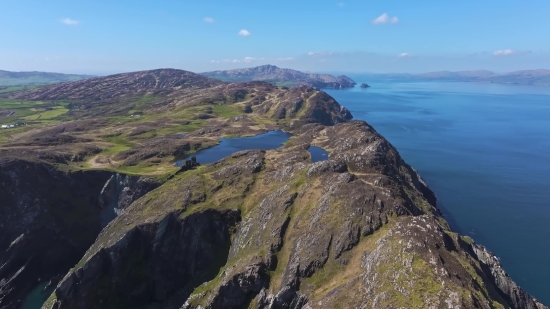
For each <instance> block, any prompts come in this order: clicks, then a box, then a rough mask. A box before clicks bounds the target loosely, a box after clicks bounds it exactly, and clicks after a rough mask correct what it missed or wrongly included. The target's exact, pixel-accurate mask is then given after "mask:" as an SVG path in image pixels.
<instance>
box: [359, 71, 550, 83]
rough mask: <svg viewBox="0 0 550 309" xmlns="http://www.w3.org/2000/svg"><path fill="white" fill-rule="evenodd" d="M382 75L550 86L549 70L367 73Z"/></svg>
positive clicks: (418, 78)
mask: <svg viewBox="0 0 550 309" xmlns="http://www.w3.org/2000/svg"><path fill="white" fill-rule="evenodd" d="M369 75H373V76H382V77H396V78H406V79H416V80H444V81H462V82H486V83H500V84H517V85H539V86H550V70H545V69H536V70H520V71H513V72H507V73H495V72H492V71H487V70H474V71H434V72H427V73H420V74H409V73H391V74H369Z"/></svg>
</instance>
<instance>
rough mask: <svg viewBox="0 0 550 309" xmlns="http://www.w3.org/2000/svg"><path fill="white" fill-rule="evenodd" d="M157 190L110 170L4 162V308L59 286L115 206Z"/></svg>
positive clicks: (0, 165) (0, 212) (0, 237)
mask: <svg viewBox="0 0 550 309" xmlns="http://www.w3.org/2000/svg"><path fill="white" fill-rule="evenodd" d="M113 180H118V181H119V182H120V183H119V186H120V192H118V194H119V195H117V196H115V195H114V194H110V193H109V187H110V186H112V184H113V183H114V181H113ZM159 185H160V184H158V183H156V182H153V181H151V180H149V179H147V178H142V177H131V176H125V175H119V174H117V175H113V174H112V173H111V172H106V171H87V172H72V173H65V172H61V171H58V170H57V169H55V168H54V167H53V166H51V165H49V164H45V163H40V162H33V161H25V160H19V159H13V158H3V159H1V160H0V201H1V202H0V265H1V266H0V307H1V308H15V307H17V306H18V304H20V302H21V301H22V299H24V297H25V295H26V294H27V293H28V292H29V291H30V290H31V289H33V288H34V287H35V286H36V285H38V284H40V283H43V282H49V285H54V286H55V285H56V284H57V282H58V281H59V280H60V279H61V278H62V277H63V275H64V274H65V273H66V272H67V271H68V270H69V269H70V268H71V267H72V266H74V264H75V263H76V262H78V260H79V259H80V258H81V257H82V255H83V254H84V253H85V252H86V250H87V249H88V248H89V247H90V246H91V245H92V244H93V242H94V240H95V238H96V237H97V235H99V232H100V231H101V229H102V227H103V226H104V224H103V221H104V213H105V212H106V211H107V210H108V209H106V207H109V203H110V202H111V201H114V200H115V198H116V201H117V205H116V207H120V208H124V207H126V206H128V205H129V204H130V203H131V202H133V201H134V200H136V199H137V198H139V197H141V196H143V195H145V194H146V193H147V192H148V191H150V190H152V189H153V188H156V187H158V186H159ZM106 188H107V189H106ZM113 193H114V192H113ZM111 211H112V209H111ZM114 215H115V214H114V213H113V216H112V217H110V218H109V220H111V219H113V217H114ZM106 223H108V222H106Z"/></svg>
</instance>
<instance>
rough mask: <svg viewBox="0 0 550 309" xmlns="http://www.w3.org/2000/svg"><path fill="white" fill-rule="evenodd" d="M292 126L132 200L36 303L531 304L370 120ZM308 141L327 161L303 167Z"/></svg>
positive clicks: (271, 305) (244, 305)
mask: <svg viewBox="0 0 550 309" xmlns="http://www.w3.org/2000/svg"><path fill="white" fill-rule="evenodd" d="M294 133H295V136H294V138H292V139H291V140H290V141H289V143H287V144H286V145H285V146H284V147H282V148H280V149H278V150H274V151H268V152H265V151H243V152H239V153H235V154H234V155H232V156H229V157H228V158H226V159H223V160H221V161H218V162H216V163H214V164H212V165H209V166H206V167H202V168H201V170H190V171H187V172H184V173H180V174H178V175H176V176H175V177H174V178H173V179H171V180H169V181H168V182H167V183H165V184H164V185H162V186H160V187H159V188H157V189H156V190H154V191H152V192H151V193H150V194H148V195H147V196H145V197H144V198H141V199H139V200H137V201H136V202H134V203H133V204H132V205H131V206H129V207H128V208H127V209H126V210H125V211H124V212H123V213H122V214H121V215H120V216H119V217H118V218H117V219H116V220H115V221H113V223H112V224H110V225H109V226H108V227H107V228H106V229H105V230H104V231H103V232H102V234H101V235H100V236H99V237H98V239H97V241H96V243H95V244H94V245H93V246H92V247H91V249H90V250H89V251H88V252H87V253H86V255H85V257H84V258H83V259H82V260H81V262H80V263H79V265H78V266H77V267H76V268H75V269H74V270H72V271H71V272H70V273H69V274H68V275H67V276H66V278H65V279H64V280H63V281H62V282H61V283H60V284H59V286H58V288H57V290H56V292H55V297H54V298H52V299H51V300H50V301H49V302H48V303H46V304H45V308H59V309H62V308H95V307H97V306H102V307H104V308H110V307H109V306H115V307H116V306H118V307H120V306H123V307H124V306H133V305H134V304H136V303H137V302H139V304H140V305H142V306H144V307H146V308H158V307H162V308H188V309H190V308H273V309H275V308H296V309H298V308H336V307H339V306H340V307H367V308H411V307H414V308H448V307H451V308H484V309H485V308H486V309H490V308H528V309H535V308H537V307H533V306H537V302H536V301H535V300H533V299H532V298H531V297H530V296H528V294H526V293H525V292H523V291H522V290H521V289H520V288H519V287H517V286H516V285H513V284H512V283H510V282H511V281H510V282H508V281H506V283H504V284H503V283H502V282H504V281H502V279H499V278H501V277H502V276H501V275H498V276H496V275H495V274H494V273H495V272H494V270H492V269H493V268H494V267H492V268H491V267H487V266H486V265H487V263H488V262H487V261H486V260H487V258H486V257H484V256H482V255H481V254H480V253H476V251H475V250H477V249H474V248H472V247H471V246H470V245H469V244H468V243H466V242H465V241H464V240H463V239H462V238H461V237H459V236H458V235H457V234H456V233H453V232H452V231H451V230H450V229H449V227H448V225H447V223H446V222H445V221H444V220H443V219H442V217H441V215H440V213H439V211H438V210H437V208H436V207H435V204H434V202H435V197H434V195H433V193H431V191H430V190H429V189H428V188H427V187H426V185H425V183H424V182H423V181H422V180H421V179H420V178H419V176H418V175H417V173H416V171H414V169H412V168H411V167H410V166H408V165H407V164H406V163H405V162H403V160H402V159H401V157H400V156H399V154H398V152H397V151H396V150H395V148H394V147H393V146H391V144H389V143H388V142H387V141H386V140H385V139H384V138H382V137H381V136H380V135H379V134H378V133H376V131H375V130H374V129H372V127H370V126H369V125H367V124H366V123H364V122H361V121H354V122H348V123H342V124H337V125H335V126H323V125H320V124H311V125H306V126H302V127H300V130H299V131H294ZM312 144H314V145H318V146H322V147H323V148H324V149H327V150H330V152H331V156H330V160H328V161H324V162H319V163H309V160H308V153H307V148H308V147H309V145H312ZM207 214H208V215H207ZM226 216H229V218H227V217H226ZM198 218H201V219H200V220H199V219H198ZM212 224H213V225H212ZM164 226H167V227H166V228H164ZM190 230H193V231H195V232H194V234H190V233H191V232H186V231H190ZM206 231H209V232H208V233H215V234H216V235H222V236H212V235H210V234H208V233H207V232H206ZM205 233H206V234H205ZM230 233H231V234H233V236H232V237H229V234H230ZM155 235H156V236H155ZM205 235H210V236H205ZM165 239H169V240H170V241H165ZM222 240H223V241H224V242H223V245H221V244H220V242H221V241H222ZM193 246H196V248H198V249H199V250H197V251H194V250H195V249H193V251H187V250H191V249H190V248H192V247H193ZM204 246H206V247H204ZM213 246H219V247H220V248H222V247H223V248H225V249H224V250H222V251H218V252H217V253H214V252H213V251H212V247H213ZM186 248H188V249H186ZM174 250H175V251H174ZM134 256H139V257H140V259H139V265H138V264H136V265H134V264H132V263H134V262H133V260H132V257H134ZM214 257H217V258H220V259H222V260H223V262H220V263H219V264H215V263H214V264H213V265H216V266H215V267H214V268H215V270H216V271H215V272H212V273H211V274H212V275H211V276H204V272H203V271H205V270H204V268H203V267H202V266H200V265H198V264H196V263H198V262H197V261H198V260H200V261H212V259H214ZM189 258H192V259H193V260H187V259H189ZM136 263H138V262H136ZM210 263H212V262H210ZM187 265H195V266H193V267H188V266H187ZM193 269H194V270H195V271H193ZM218 270H219V271H218ZM174 274H178V275H177V276H176V277H177V278H176V277H174ZM102 278H103V279H102ZM106 278H112V279H108V280H107V279H106ZM514 289H515V290H514ZM514 291H520V292H519V294H517V295H520V297H519V298H518V297H516V296H513V293H515V292H514ZM115 307H112V308H115ZM540 308H543V307H540ZM537 309H539V308H537Z"/></svg>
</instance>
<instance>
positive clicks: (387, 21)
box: [371, 13, 399, 25]
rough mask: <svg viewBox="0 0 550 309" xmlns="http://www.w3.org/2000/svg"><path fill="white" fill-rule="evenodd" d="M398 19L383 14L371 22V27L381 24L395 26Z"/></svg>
mask: <svg viewBox="0 0 550 309" xmlns="http://www.w3.org/2000/svg"><path fill="white" fill-rule="evenodd" d="M398 22H399V18H397V17H396V16H393V17H390V15H388V13H384V14H382V15H380V16H378V17H376V18H375V19H373V20H372V21H371V23H372V24H373V25H383V24H397V23H398Z"/></svg>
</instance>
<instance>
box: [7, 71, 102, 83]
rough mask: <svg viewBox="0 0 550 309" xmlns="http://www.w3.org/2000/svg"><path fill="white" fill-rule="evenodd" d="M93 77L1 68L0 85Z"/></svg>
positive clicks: (67, 80) (56, 81)
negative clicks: (10, 70) (3, 69)
mask: <svg viewBox="0 0 550 309" xmlns="http://www.w3.org/2000/svg"><path fill="white" fill-rule="evenodd" d="M91 77H93V76H91V75H76V74H62V73H48V72H9V71H2V70H0V86H24V85H44V84H54V83H61V82H71V81H75V80H81V79H86V78H91Z"/></svg>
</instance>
